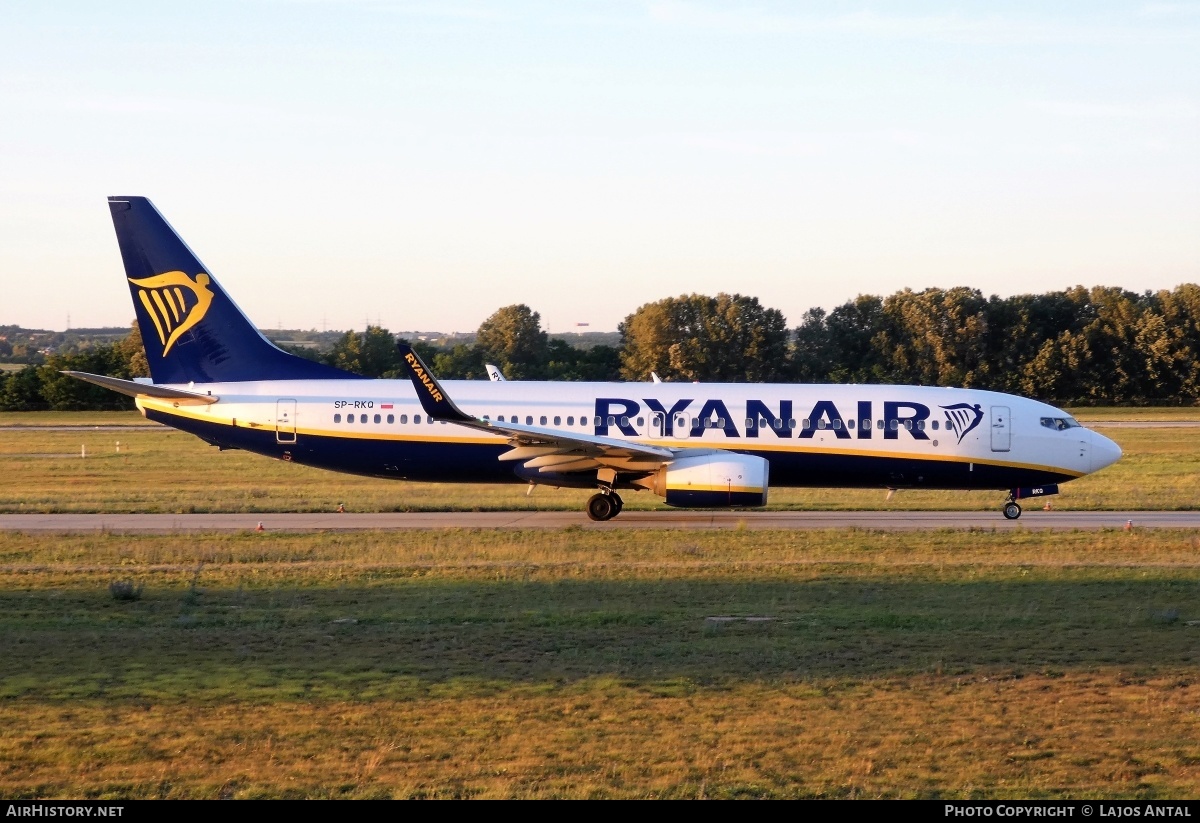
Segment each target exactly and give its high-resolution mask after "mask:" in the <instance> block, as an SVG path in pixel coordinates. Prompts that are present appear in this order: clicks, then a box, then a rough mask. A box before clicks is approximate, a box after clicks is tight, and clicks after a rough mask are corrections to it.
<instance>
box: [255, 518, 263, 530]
mask: <svg viewBox="0 0 1200 823" xmlns="http://www.w3.org/2000/svg"><path fill="white" fill-rule="evenodd" d="M254 530H255V531H256V532H264V531H266V529H264V528H263V524H262V521H261V520H259V521H258V525H257V526H255V527H254Z"/></svg>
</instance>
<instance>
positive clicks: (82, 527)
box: [0, 508, 1200, 534]
mask: <svg viewBox="0 0 1200 823" xmlns="http://www.w3.org/2000/svg"><path fill="white" fill-rule="evenodd" d="M260 523H261V524H262V527H263V530H264V531H267V532H312V531H359V530H366V529H380V530H385V531H398V530H406V529H563V528H567V527H569V526H576V527H582V528H585V529H601V530H619V531H632V530H635V529H742V528H744V529H845V528H859V529H877V530H886V531H915V530H921V529H927V530H933V529H961V530H966V529H984V530H987V531H1008V530H1012V529H1051V530H1057V531H1063V530H1073V529H1093V530H1099V529H1123V528H1125V527H1126V524H1127V523H1132V528H1134V529H1200V512H1148V511H1138V512H1070V511H1043V510H1041V508H1037V509H1032V508H1031V509H1027V510H1026V511H1025V513H1024V514H1023V515H1022V516H1021V518H1020V519H1019V520H1005V519H1004V517H1003V516H1002V515H1001V514H1000V512H999V511H996V512H881V511H869V512H678V511H653V512H644V511H642V512H639V511H630V512H625V513H623V514H621V515H620V516H619V517H617V518H616V519H614V520H610V521H608V522H606V523H594V522H592V521H591V520H588V519H587V516H586V515H584V514H583V513H582V512H412V513H408V512H406V513H388V514H353V513H346V514H335V513H329V514H287V513H264V514H3V515H0V531H10V532H11V531H18V532H42V533H47V532H49V533H53V532H60V533H63V532H114V533H157V534H175V533H186V532H212V531H249V530H256V529H257V527H258V525H259V524H260Z"/></svg>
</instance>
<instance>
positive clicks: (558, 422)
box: [554, 414, 562, 426]
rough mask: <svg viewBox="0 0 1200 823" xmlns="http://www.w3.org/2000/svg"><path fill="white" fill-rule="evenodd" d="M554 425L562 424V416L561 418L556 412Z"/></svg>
mask: <svg viewBox="0 0 1200 823" xmlns="http://www.w3.org/2000/svg"><path fill="white" fill-rule="evenodd" d="M554 425H556V426H561V425H562V418H561V417H559V416H558V415H557V414H556V415H554Z"/></svg>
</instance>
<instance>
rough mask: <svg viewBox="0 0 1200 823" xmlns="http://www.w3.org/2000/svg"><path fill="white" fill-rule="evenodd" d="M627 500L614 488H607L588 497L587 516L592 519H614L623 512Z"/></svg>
mask: <svg viewBox="0 0 1200 823" xmlns="http://www.w3.org/2000/svg"><path fill="white" fill-rule="evenodd" d="M624 505H625V501H623V500H621V495H619V494H617V493H616V492H615V491H612V490H605V491H601V492H598V493H597V494H593V495H592V496H591V497H590V498H588V502H587V516H588V517H590V518H591V519H592V520H598V521H599V520H612V519H613V518H614V517H616V516H617V515H618V514H620V513H621V509H622V508H623V507H624Z"/></svg>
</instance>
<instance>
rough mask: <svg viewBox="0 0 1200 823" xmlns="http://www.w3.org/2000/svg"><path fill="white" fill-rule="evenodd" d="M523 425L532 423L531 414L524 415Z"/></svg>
mask: <svg viewBox="0 0 1200 823" xmlns="http://www.w3.org/2000/svg"><path fill="white" fill-rule="evenodd" d="M525 425H526V426H532V425H533V415H532V414H527V415H525Z"/></svg>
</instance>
